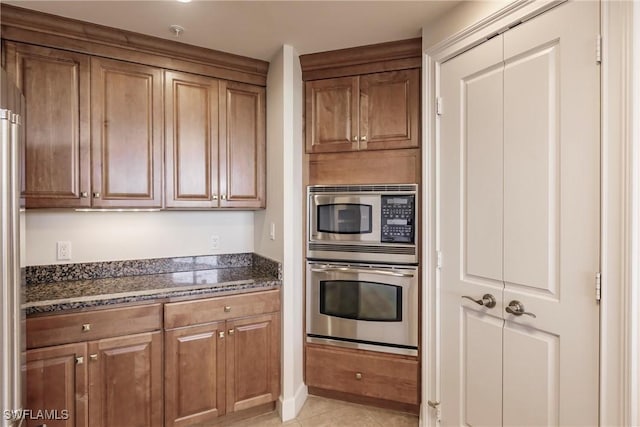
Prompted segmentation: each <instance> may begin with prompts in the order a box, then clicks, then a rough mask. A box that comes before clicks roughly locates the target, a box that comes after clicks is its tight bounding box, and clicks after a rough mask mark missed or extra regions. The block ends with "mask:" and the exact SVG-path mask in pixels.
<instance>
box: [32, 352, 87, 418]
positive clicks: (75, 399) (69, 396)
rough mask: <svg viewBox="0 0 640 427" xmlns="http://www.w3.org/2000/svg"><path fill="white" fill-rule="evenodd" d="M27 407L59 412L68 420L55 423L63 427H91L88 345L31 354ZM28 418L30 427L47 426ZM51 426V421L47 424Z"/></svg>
mask: <svg viewBox="0 0 640 427" xmlns="http://www.w3.org/2000/svg"><path fill="white" fill-rule="evenodd" d="M26 376H27V382H26V388H27V406H26V408H28V409H30V410H31V411H33V414H34V416H35V414H37V412H38V411H48V412H49V413H52V411H57V414H58V416H60V417H62V416H63V414H64V412H63V411H67V412H66V414H67V418H66V419H64V420H62V419H61V420H57V421H55V422H51V423H50V424H51V425H56V426H60V427H85V426H87V425H88V424H87V357H86V344H84V343H79V344H68V345H61V346H55V347H47V348H40V349H35V350H28V351H27V375H26ZM42 421H43V420H41V419H40V420H38V419H36V418H27V420H26V426H27V427H35V426H41V425H43V422H42ZM47 423H48V424H49V421H47Z"/></svg>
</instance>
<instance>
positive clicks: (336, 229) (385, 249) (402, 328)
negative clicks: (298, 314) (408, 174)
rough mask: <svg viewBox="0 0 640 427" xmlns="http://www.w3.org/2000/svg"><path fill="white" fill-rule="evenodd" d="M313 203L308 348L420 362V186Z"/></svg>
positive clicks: (341, 193)
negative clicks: (346, 350)
mask: <svg viewBox="0 0 640 427" xmlns="http://www.w3.org/2000/svg"><path fill="white" fill-rule="evenodd" d="M307 196H308V205H307V211H308V220H309V222H308V226H309V234H308V241H307V319H306V320H307V341H308V342H316V343H325V344H332V345H337V346H343V347H354V348H360V349H366V350H375V351H384V352H389V353H398V354H407V355H417V353H418V283H419V281H418V267H417V260H418V254H417V238H418V227H417V221H416V219H417V206H418V195H417V185H415V184H399V185H349V186H310V187H308V189H307Z"/></svg>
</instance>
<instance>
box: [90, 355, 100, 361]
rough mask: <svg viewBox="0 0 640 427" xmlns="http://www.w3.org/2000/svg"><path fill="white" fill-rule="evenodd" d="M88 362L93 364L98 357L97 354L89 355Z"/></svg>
mask: <svg viewBox="0 0 640 427" xmlns="http://www.w3.org/2000/svg"><path fill="white" fill-rule="evenodd" d="M89 360H91V361H92V362H95V361H96V360H98V355H97V354H90V355H89Z"/></svg>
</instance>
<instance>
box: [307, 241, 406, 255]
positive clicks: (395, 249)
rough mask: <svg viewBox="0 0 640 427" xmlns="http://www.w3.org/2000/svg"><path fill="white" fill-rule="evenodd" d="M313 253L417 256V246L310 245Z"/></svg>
mask: <svg viewBox="0 0 640 427" xmlns="http://www.w3.org/2000/svg"><path fill="white" fill-rule="evenodd" d="M309 250H311V251H325V252H361V253H372V254H390V255H394V254H397V255H415V254H416V248H415V246H374V245H333V244H327V243H309Z"/></svg>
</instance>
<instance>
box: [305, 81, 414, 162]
mask: <svg viewBox="0 0 640 427" xmlns="http://www.w3.org/2000/svg"><path fill="white" fill-rule="evenodd" d="M419 83H420V73H419V69H409V70H399V71H389V72H383V73H373V74H365V75H361V76H352V77H342V78H333V79H325V80H312V81H307V82H306V83H305V91H306V110H305V116H306V129H307V131H306V146H307V152H308V153H324V152H338V151H357V150H382V149H393V148H412V147H418V146H419V138H420V135H419V126H418V125H419V124H418V120H419V111H420V105H419V99H420V96H419V90H420V84H419Z"/></svg>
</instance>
